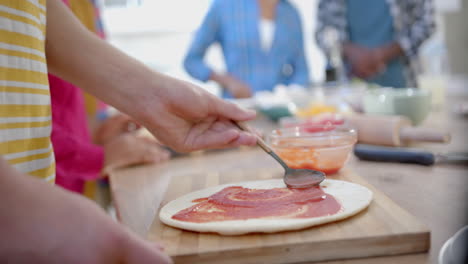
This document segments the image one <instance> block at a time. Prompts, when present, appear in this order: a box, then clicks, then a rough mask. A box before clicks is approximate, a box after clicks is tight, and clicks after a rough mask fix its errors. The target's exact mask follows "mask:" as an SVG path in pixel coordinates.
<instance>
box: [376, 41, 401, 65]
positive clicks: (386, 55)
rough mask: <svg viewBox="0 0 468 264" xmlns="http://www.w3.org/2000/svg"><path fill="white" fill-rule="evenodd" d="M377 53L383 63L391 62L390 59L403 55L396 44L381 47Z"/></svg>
mask: <svg viewBox="0 0 468 264" xmlns="http://www.w3.org/2000/svg"><path fill="white" fill-rule="evenodd" d="M377 52H378V53H379V56H381V57H382V60H383V61H384V62H388V61H391V60H392V59H395V58H398V57H400V56H402V55H404V52H403V49H402V48H401V46H400V44H398V43H397V42H393V43H391V44H388V45H385V46H382V47H380V48H378V49H377Z"/></svg>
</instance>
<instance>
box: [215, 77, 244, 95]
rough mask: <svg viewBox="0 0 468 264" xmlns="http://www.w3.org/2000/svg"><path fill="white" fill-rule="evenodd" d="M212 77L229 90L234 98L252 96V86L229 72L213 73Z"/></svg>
mask: <svg viewBox="0 0 468 264" xmlns="http://www.w3.org/2000/svg"><path fill="white" fill-rule="evenodd" d="M213 75H214V76H212V79H213V80H214V81H216V82H217V83H219V84H220V85H221V86H223V87H224V88H225V89H226V90H228V91H229V92H230V93H231V94H232V96H233V97H234V98H249V97H252V91H251V90H250V87H249V86H248V85H247V84H245V83H244V82H242V81H240V80H238V79H236V78H234V77H232V76H231V75H228V74H223V75H221V74H213Z"/></svg>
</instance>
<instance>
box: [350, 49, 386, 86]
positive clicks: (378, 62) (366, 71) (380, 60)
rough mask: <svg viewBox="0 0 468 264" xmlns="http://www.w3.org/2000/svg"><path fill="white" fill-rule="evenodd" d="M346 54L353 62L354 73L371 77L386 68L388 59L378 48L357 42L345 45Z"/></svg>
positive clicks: (360, 76)
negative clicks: (360, 44)
mask: <svg viewBox="0 0 468 264" xmlns="http://www.w3.org/2000/svg"><path fill="white" fill-rule="evenodd" d="M344 56H345V58H346V59H348V61H349V62H350V63H351V68H352V73H353V74H354V75H356V76H357V77H359V78H363V79H369V78H371V77H373V76H375V75H376V74H378V73H380V72H382V71H384V70H385V67H386V61H385V57H384V56H383V54H382V53H381V52H380V51H379V50H378V49H369V48H365V47H362V46H359V45H356V44H352V43H347V44H345V45H344Z"/></svg>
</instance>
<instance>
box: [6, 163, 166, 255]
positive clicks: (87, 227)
mask: <svg viewBox="0 0 468 264" xmlns="http://www.w3.org/2000/svg"><path fill="white" fill-rule="evenodd" d="M0 168H1V171H2V175H0V183H1V184H0V196H1V200H2V205H0V215H1V217H0V233H1V234H2V236H1V239H0V259H1V260H2V261H1V262H2V263H37V264H42V263H44V264H46V263H47V264H53V263H68V264H81V263H88V264H98V263H123V264H153V263H159V264H169V263H172V261H171V259H170V258H169V256H167V255H166V254H165V253H164V252H162V249H161V247H160V246H158V245H157V244H153V243H150V242H147V241H144V240H142V239H140V238H139V237H137V236H136V235H135V234H133V233H131V232H130V231H129V230H127V229H126V228H124V227H123V226H121V225H120V224H118V223H117V222H115V221H113V220H112V219H111V218H110V217H108V216H107V215H106V214H105V213H104V211H103V210H102V209H100V208H99V207H98V206H96V205H95V204H94V203H93V202H91V201H90V200H88V199H85V198H83V197H80V196H79V195H76V194H72V193H70V192H68V191H65V190H63V189H61V188H58V187H54V186H51V185H50V184H48V183H46V182H44V181H41V180H39V179H36V178H33V177H30V176H26V175H22V174H20V173H19V172H17V171H15V170H14V169H13V168H12V167H11V166H9V165H7V164H6V162H5V161H4V160H1V159H0Z"/></svg>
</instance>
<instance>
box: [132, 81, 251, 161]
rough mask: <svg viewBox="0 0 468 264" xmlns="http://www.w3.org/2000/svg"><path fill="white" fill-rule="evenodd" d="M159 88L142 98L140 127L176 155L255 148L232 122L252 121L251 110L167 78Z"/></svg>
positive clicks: (248, 133) (248, 134) (247, 135)
mask: <svg viewBox="0 0 468 264" xmlns="http://www.w3.org/2000/svg"><path fill="white" fill-rule="evenodd" d="M159 86H160V89H154V90H151V93H152V94H150V95H148V94H147V95H146V96H144V97H142V100H141V101H140V104H139V105H140V106H141V108H140V109H147V110H148V111H147V112H146V113H144V114H143V115H141V116H140V120H142V124H143V125H145V127H146V128H147V129H148V130H149V131H150V132H152V134H153V135H154V136H155V137H156V138H157V139H158V140H159V141H160V142H161V143H162V144H165V145H167V146H170V147H171V148H173V149H174V150H175V151H177V152H189V151H194V150H200V149H206V148H211V149H215V148H230V147H237V146H240V145H255V143H256V138H255V136H254V135H253V134H252V133H250V132H244V131H240V130H239V129H238V128H237V127H236V126H235V125H234V124H233V123H232V121H248V120H251V119H253V118H255V112H254V111H247V110H244V109H242V108H240V107H238V106H237V105H235V104H233V103H230V102H227V101H224V100H221V99H219V98H217V97H216V96H214V95H212V94H210V93H209V92H207V91H205V90H203V89H202V88H200V87H197V86H195V85H192V84H190V83H188V82H183V81H180V80H176V79H172V78H170V77H167V79H166V80H165V82H164V84H163V85H161V83H159Z"/></svg>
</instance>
